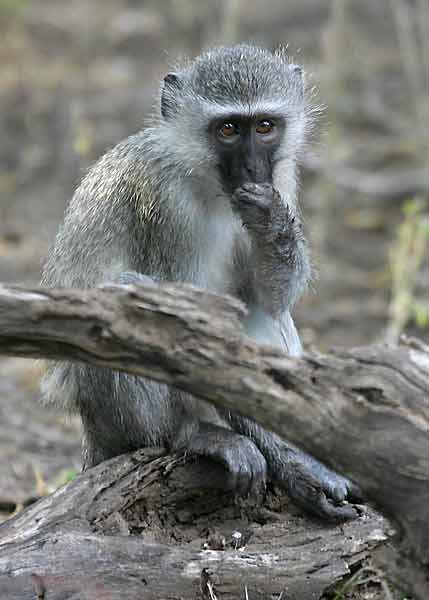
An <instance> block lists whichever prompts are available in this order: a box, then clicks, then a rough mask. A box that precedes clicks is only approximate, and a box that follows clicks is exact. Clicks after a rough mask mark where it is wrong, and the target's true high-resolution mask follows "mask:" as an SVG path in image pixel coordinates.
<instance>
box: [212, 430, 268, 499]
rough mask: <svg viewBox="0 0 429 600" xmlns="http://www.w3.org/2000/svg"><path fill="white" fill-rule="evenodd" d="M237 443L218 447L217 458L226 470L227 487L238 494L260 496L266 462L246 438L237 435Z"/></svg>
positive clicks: (265, 474) (265, 472) (265, 476)
mask: <svg viewBox="0 0 429 600" xmlns="http://www.w3.org/2000/svg"><path fill="white" fill-rule="evenodd" d="M237 438H238V440H237V444H234V445H232V446H229V447H224V448H222V449H221V450H220V449H218V450H217V452H216V454H217V457H216V458H217V459H218V460H219V459H220V460H221V462H223V463H224V464H225V466H226V468H227V470H228V487H229V489H231V490H233V491H234V492H235V493H236V494H238V495H239V496H243V497H246V496H248V495H251V496H260V495H261V494H263V493H264V492H265V486H266V478H267V463H266V460H265V458H264V457H263V456H262V454H261V453H260V452H259V450H258V448H257V447H256V446H255V445H254V444H253V442H252V441H251V440H249V439H248V438H245V437H242V436H237Z"/></svg>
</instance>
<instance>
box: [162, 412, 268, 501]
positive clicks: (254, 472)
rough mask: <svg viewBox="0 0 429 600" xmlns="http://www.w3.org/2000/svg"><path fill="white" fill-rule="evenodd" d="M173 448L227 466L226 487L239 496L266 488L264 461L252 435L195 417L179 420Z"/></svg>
mask: <svg viewBox="0 0 429 600" xmlns="http://www.w3.org/2000/svg"><path fill="white" fill-rule="evenodd" d="M173 449H174V450H177V451H179V452H183V453H184V454H188V453H191V454H197V455H199V456H206V457H207V458H211V459H212V460H214V461H216V462H220V463H221V464H223V465H224V467H225V468H226V469H227V479H226V486H225V487H226V488H227V489H230V490H232V491H234V492H236V493H237V494H239V495H240V496H247V495H248V494H251V495H255V496H258V495H260V494H261V492H264V491H265V482H266V477H267V463H266V460H265V458H264V457H263V455H262V453H261V452H260V451H259V450H258V448H257V447H256V446H255V444H254V443H253V442H252V440H251V439H249V438H248V437H245V436H244V435H239V434H238V433H236V432H235V431H231V430H230V429H226V428H224V427H220V426H218V425H214V424H212V423H207V422H201V421H196V420H187V421H185V422H183V423H182V425H181V427H180V430H179V431H178V435H177V438H176V440H175V441H174V444H173Z"/></svg>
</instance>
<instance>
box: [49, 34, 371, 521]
mask: <svg viewBox="0 0 429 600" xmlns="http://www.w3.org/2000/svg"><path fill="white" fill-rule="evenodd" d="M315 112H316V109H315V107H314V106H313V100H312V96H311V92H310V91H309V89H308V85H307V83H306V79H305V76H304V71H303V69H302V68H301V67H300V66H298V65H295V64H294V63H293V62H292V61H291V59H290V58H289V57H288V56H287V54H286V52H285V51H284V50H277V51H271V50H269V49H266V48H263V47H258V46H254V45H252V44H240V45H236V46H232V47H218V48H213V49H210V50H207V51H205V52H203V53H202V54H201V55H199V56H198V57H197V58H195V59H194V60H189V61H186V62H184V63H182V64H180V65H178V66H177V68H176V69H174V70H172V71H171V72H169V73H168V74H167V75H166V76H165V77H164V79H163V81H162V83H161V86H160V94H159V101H158V103H157V111H156V113H155V114H154V115H153V116H152V120H151V122H150V123H148V125H147V126H146V127H144V128H143V129H142V130H141V131H139V132H137V133H136V134H134V135H131V136H130V137H128V138H127V139H125V140H124V141H122V142H119V143H118V144H117V145H116V146H115V147H113V148H112V149H111V150H109V151H108V152H107V153H106V154H105V155H104V156H102V157H101V158H100V159H99V160H98V162H96V164H95V165H94V166H93V167H92V168H90V170H89V172H88V173H87V174H86V176H85V177H84V178H83V180H82V182H81V184H80V186H79V187H78V188H77V190H76V192H75V194H74V196H73V197H72V199H71V201H70V203H69V205H68V207H67V209H66V211H65V215H64V220H63V222H62V224H61V225H60V228H59V231H58V234H57V236H56V240H55V243H54V245H53V247H52V249H51V251H50V253H49V255H48V258H47V260H46V263H45V265H44V269H43V275H42V284H43V285H46V286H50V287H55V286H56V287H80V288H88V287H97V286H105V285H139V284H142V283H143V284H150V285H155V284H157V283H160V282H163V281H169V282H184V283H190V284H193V285H195V286H198V287H199V288H202V289H205V290H208V291H212V292H216V293H219V294H230V295H232V296H235V297H237V298H239V299H240V300H241V301H242V302H243V303H244V304H245V306H246V307H247V311H248V312H247V315H246V317H245V318H244V322H243V325H244V328H245V332H246V334H247V335H248V336H250V337H251V338H253V339H254V340H255V341H257V342H259V343H265V344H271V345H272V346H275V347H277V348H280V349H282V350H284V351H285V352H287V353H288V354H290V355H292V356H299V355H301V353H302V346H301V342H300V338H299V334H298V332H297V329H296V327H295V324H294V321H293V318H292V316H291V311H292V308H293V306H294V305H295V303H296V302H297V300H298V299H299V298H300V297H301V296H302V294H303V292H304V291H305V289H306V286H307V284H308V282H309V280H310V279H311V274H312V267H311V259H310V252H309V247H308V243H307V240H306V238H305V236H304V232H303V225H302V218H301V211H300V208H299V206H298V201H297V195H298V194H297V186H298V168H299V160H300V157H301V155H302V151H303V149H304V148H305V143H306V141H307V139H308V131H309V129H310V127H311V124H312V120H313V118H314V114H315ZM42 391H43V394H44V396H45V397H46V398H47V401H48V402H49V401H50V402H54V403H56V404H57V405H61V406H63V407H64V408H66V409H67V410H69V411H77V412H78V413H79V414H80V417H81V420H82V425H83V442H82V444H83V468H84V469H88V468H90V467H93V466H95V465H97V464H98V463H100V462H101V461H104V460H106V459H109V458H112V457H114V456H117V455H119V454H122V453H125V452H129V451H132V450H136V449H139V448H142V447H147V446H162V447H165V448H166V449H167V450H168V451H171V452H178V453H186V455H196V456H204V457H208V458H209V459H212V460H214V461H217V462H219V463H221V464H222V465H223V466H224V467H225V469H226V473H227V478H226V482H225V487H226V489H228V490H232V491H233V492H234V493H237V494H240V495H244V496H246V495H248V494H258V493H259V492H260V490H263V489H264V486H265V483H266V481H267V480H270V481H273V482H274V483H275V484H277V485H279V486H281V487H283V488H284V489H285V490H286V491H287V492H288V494H289V496H290V497H291V498H292V500H293V501H295V502H296V503H297V504H298V505H300V506H301V507H303V508H304V509H305V510H307V511H309V512H311V513H313V514H314V515H317V516H318V517H320V518H323V519H328V520H337V521H338V520H345V519H350V518H355V517H356V516H357V511H356V509H355V507H354V506H353V505H352V502H354V501H356V500H358V499H359V497H360V495H359V490H358V488H357V487H356V486H355V485H354V484H353V483H352V482H350V481H349V480H348V479H346V478H345V477H342V476H341V475H339V474H336V473H334V472H333V471H331V470H330V469H328V468H327V467H326V466H324V465H323V464H321V463H320V462H318V461H317V460H315V459H314V458H313V457H311V456H309V455H307V454H306V453H304V452H303V451H301V450H300V449H298V448H297V447H296V446H294V445H292V444H290V443H288V442H287V441H285V440H283V439H281V438H280V437H279V436H278V435H276V434H274V433H272V432H269V431H266V430H264V429H263V428H262V427H261V426H260V425H258V424H257V423H256V422H254V421H252V420H250V419H248V418H245V417H244V416H242V415H241V414H240V412H239V410H237V412H232V411H221V410H219V409H216V408H215V407H214V406H212V405H211V404H210V403H208V402H206V401H204V400H202V399H198V398H195V397H193V396H191V395H190V394H188V393H184V392H182V391H180V390H178V389H175V388H173V387H169V386H168V385H166V384H162V383H157V382H154V381H152V380H148V379H146V378H143V377H138V376H134V375H130V374H126V373H123V372H117V371H114V370H111V369H108V368H102V367H95V366H91V365H88V364H80V363H68V362H57V363H53V364H52V365H51V366H50V367H49V368H48V371H47V374H46V376H45V378H44V381H43V383H42ZM347 501H349V502H347Z"/></svg>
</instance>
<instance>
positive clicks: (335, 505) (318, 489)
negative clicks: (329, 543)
mask: <svg viewBox="0 0 429 600" xmlns="http://www.w3.org/2000/svg"><path fill="white" fill-rule="evenodd" d="M276 483H278V484H279V485H281V486H282V487H284V488H286V489H287V491H288V493H289V495H290V496H291V498H292V499H293V500H294V501H295V502H296V503H297V504H298V505H300V506H301V507H302V508H304V509H305V510H307V511H308V512H311V513H313V514H315V515H316V516H318V517H320V518H321V519H324V520H329V521H346V520H350V519H356V518H357V517H359V516H360V515H361V514H362V511H361V510H360V508H359V507H358V506H356V505H354V504H353V503H361V502H362V495H361V492H360V490H359V488H358V487H357V486H356V485H355V484H354V483H352V482H351V481H349V480H348V479H346V478H345V477H342V476H341V475H338V474H337V473H334V471H331V470H330V469H328V468H327V467H325V466H324V465H322V464H321V463H319V462H318V461H316V460H315V459H313V458H311V457H310V456H307V455H305V454H304V453H302V454H301V453H297V454H295V453H294V452H292V456H289V458H288V460H287V462H286V463H285V464H284V465H283V468H282V477H281V479H277V478H276Z"/></svg>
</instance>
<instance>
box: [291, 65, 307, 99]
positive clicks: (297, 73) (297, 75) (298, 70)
mask: <svg viewBox="0 0 429 600" xmlns="http://www.w3.org/2000/svg"><path fill="white" fill-rule="evenodd" d="M289 69H290V72H291V75H292V81H293V84H294V86H295V88H296V91H297V92H298V93H299V94H300V95H303V94H304V81H305V76H304V69H303V68H302V67H299V66H298V65H289Z"/></svg>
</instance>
